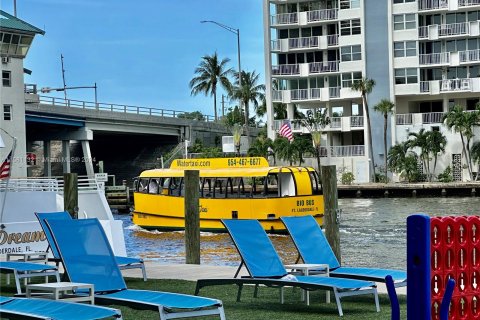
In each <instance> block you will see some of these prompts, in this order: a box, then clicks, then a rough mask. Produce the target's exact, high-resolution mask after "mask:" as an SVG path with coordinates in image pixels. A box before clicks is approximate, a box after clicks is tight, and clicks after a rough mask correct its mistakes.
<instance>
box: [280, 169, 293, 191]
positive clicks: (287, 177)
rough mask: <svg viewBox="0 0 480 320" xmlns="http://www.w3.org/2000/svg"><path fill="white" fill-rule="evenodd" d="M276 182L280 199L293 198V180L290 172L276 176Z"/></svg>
mask: <svg viewBox="0 0 480 320" xmlns="http://www.w3.org/2000/svg"><path fill="white" fill-rule="evenodd" d="M278 180H279V182H280V183H279V185H280V187H279V188H278V193H279V196H280V197H294V196H295V194H296V192H295V189H296V188H295V179H294V178H293V174H292V173H291V172H280V173H279V174H278Z"/></svg>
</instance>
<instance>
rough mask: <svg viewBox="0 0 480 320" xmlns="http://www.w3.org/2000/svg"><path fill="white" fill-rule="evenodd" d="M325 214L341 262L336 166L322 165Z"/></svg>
mask: <svg viewBox="0 0 480 320" xmlns="http://www.w3.org/2000/svg"><path fill="white" fill-rule="evenodd" d="M321 170H322V177H323V201H324V216H323V226H324V228H325V236H326V237H327V240H328V243H330V246H331V247H332V250H333V252H334V253H335V256H336V257H337V259H338V261H339V262H340V263H341V261H342V256H341V252H340V216H339V213H340V212H339V210H338V190H337V169H336V166H322V169H321Z"/></svg>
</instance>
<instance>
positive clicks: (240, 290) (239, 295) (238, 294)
mask: <svg viewBox="0 0 480 320" xmlns="http://www.w3.org/2000/svg"><path fill="white" fill-rule="evenodd" d="M242 289H243V284H241V283H240V284H239V285H238V292H237V302H240V297H241V296H242Z"/></svg>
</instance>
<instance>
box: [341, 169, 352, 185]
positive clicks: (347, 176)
mask: <svg viewBox="0 0 480 320" xmlns="http://www.w3.org/2000/svg"><path fill="white" fill-rule="evenodd" d="M341 181H342V184H352V182H353V181H355V176H354V175H353V173H351V172H349V171H347V172H344V173H342V178H341Z"/></svg>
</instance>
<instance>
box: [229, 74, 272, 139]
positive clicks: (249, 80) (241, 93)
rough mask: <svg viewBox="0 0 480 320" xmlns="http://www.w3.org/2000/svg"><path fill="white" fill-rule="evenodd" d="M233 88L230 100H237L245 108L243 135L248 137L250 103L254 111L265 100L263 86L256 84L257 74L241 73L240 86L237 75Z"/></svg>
mask: <svg viewBox="0 0 480 320" xmlns="http://www.w3.org/2000/svg"><path fill="white" fill-rule="evenodd" d="M235 77H236V79H237V80H236V81H235V86H234V87H232V88H231V91H230V96H231V98H234V99H238V100H239V101H241V102H242V103H243V105H244V106H245V134H246V135H247V137H248V136H249V130H248V126H249V122H250V103H252V104H253V107H254V109H255V110H257V109H258V106H259V103H260V102H262V101H263V100H264V99H265V98H264V97H265V93H264V92H265V85H264V84H258V78H259V74H257V73H255V71H252V72H246V71H242V72H241V77H242V86H241V87H240V86H239V82H238V80H239V78H238V73H237V74H236V76H235Z"/></svg>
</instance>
